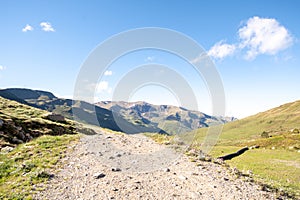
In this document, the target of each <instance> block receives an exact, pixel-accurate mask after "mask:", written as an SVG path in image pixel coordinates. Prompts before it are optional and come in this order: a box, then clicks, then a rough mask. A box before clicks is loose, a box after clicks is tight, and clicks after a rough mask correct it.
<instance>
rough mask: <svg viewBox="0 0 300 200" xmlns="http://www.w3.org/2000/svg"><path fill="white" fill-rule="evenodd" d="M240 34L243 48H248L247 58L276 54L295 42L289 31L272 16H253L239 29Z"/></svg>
mask: <svg viewBox="0 0 300 200" xmlns="http://www.w3.org/2000/svg"><path fill="white" fill-rule="evenodd" d="M238 34H239V37H240V39H241V44H240V46H241V48H246V49H247V55H246V58H247V59H253V58H255V57H256V56H257V55H259V54H269V55H275V54H276V53H278V52H279V51H281V50H284V49H286V48H288V47H289V46H290V45H292V43H293V38H292V36H291V35H290V33H289V31H288V30H287V29H286V28H285V27H284V26H282V25H280V24H279V22H278V21H277V20H276V19H272V18H259V17H252V18H250V19H249V20H248V21H247V23H246V25H245V26H244V27H242V28H240V29H239V31H238Z"/></svg>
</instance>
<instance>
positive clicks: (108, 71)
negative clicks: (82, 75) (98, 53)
mask: <svg viewBox="0 0 300 200" xmlns="http://www.w3.org/2000/svg"><path fill="white" fill-rule="evenodd" d="M112 74H113V72H112V71H110V70H106V71H105V72H104V76H111V75H112Z"/></svg>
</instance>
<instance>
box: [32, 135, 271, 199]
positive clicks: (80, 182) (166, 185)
mask: <svg viewBox="0 0 300 200" xmlns="http://www.w3.org/2000/svg"><path fill="white" fill-rule="evenodd" d="M63 162H64V163H65V164H64V166H63V168H62V169H61V170H60V171H59V172H57V173H55V174H54V178H52V179H51V180H49V182H48V183H47V184H44V185H38V186H37V190H38V187H46V189H45V190H44V191H42V192H40V193H37V194H35V195H34V199H72V200H73V199H101V200H102V199H126V200H127V199H130V200H134V199H226V200H227V199H276V198H275V196H276V195H275V194H273V193H270V192H266V191H262V190H261V186H259V185H256V184H255V183H253V182H250V181H244V180H243V179H242V178H237V176H236V175H234V174H232V173H231V172H230V171H229V170H228V169H226V168H225V167H223V166H221V165H217V164H214V163H211V162H201V161H198V162H196V163H195V162H190V159H189V158H188V157H187V156H185V155H183V154H182V153H178V152H176V151H175V150H174V149H172V148H170V147H168V146H165V145H160V144H157V143H155V142H154V141H152V140H151V139H149V138H146V137H145V136H143V135H122V134H112V133H100V134H97V135H92V136H84V137H83V138H82V140H81V141H80V142H79V143H78V144H77V145H76V146H75V147H74V151H73V152H72V153H70V154H69V155H67V157H66V158H64V159H63Z"/></svg>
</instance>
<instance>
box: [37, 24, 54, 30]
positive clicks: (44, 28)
mask: <svg viewBox="0 0 300 200" xmlns="http://www.w3.org/2000/svg"><path fill="white" fill-rule="evenodd" d="M40 26H41V27H42V30H43V31H46V32H54V31H55V30H54V28H53V27H52V25H51V24H50V23H49V22H41V23H40Z"/></svg>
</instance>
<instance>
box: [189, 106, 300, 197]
mask: <svg viewBox="0 0 300 200" xmlns="http://www.w3.org/2000/svg"><path fill="white" fill-rule="evenodd" d="M299 122H300V101H295V102H291V103H287V104H284V105H281V106H279V107H276V108H273V109H270V110H267V111H265V112H261V113H258V114H256V115H253V116H250V117H247V118H244V119H241V120H237V121H234V122H230V123H227V124H225V125H224V128H223V132H222V134H221V136H220V138H219V140H218V143H217V145H216V146H214V148H213V150H212V152H211V153H210V154H211V155H212V156H214V157H219V156H223V155H226V154H228V153H233V152H236V151H237V150H239V149H241V148H242V147H245V146H248V147H253V146H255V147H256V148H254V149H250V150H249V151H247V152H245V153H244V154H242V155H240V156H238V157H235V158H233V159H232V160H228V161H226V162H227V163H229V164H230V165H231V166H232V167H237V168H238V169H240V170H243V171H244V172H247V171H251V172H253V173H254V175H255V179H256V180H257V181H259V182H263V183H267V184H268V185H270V186H271V187H274V188H276V189H277V190H279V191H285V192H288V193H290V194H293V195H294V196H297V197H298V198H300V184H299V183H300V177H299V174H300V133H299V130H300V123H299ZM206 131H207V129H205V128H204V129H198V130H197V131H195V132H194V134H195V139H194V142H193V147H194V148H199V146H200V145H199V144H201V142H202V141H203V139H204V138H205V135H206Z"/></svg>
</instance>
